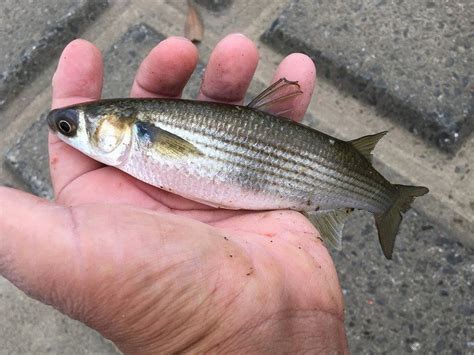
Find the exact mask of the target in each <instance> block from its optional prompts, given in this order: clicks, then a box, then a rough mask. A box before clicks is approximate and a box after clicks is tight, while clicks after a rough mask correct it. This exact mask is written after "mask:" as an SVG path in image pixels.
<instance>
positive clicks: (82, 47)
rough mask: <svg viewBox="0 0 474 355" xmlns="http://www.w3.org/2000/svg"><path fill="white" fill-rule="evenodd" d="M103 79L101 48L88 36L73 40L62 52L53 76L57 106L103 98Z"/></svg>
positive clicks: (54, 98)
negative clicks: (90, 40) (89, 39)
mask: <svg viewBox="0 0 474 355" xmlns="http://www.w3.org/2000/svg"><path fill="white" fill-rule="evenodd" d="M102 79H103V65H102V54H101V52H100V50H99V49H98V48H97V47H96V46H95V45H94V44H92V43H91V42H89V41H86V40H84V39H75V40H73V41H72V42H70V43H69V44H68V45H67V46H66V47H65V48H64V50H63V52H62V53H61V56H60V58H59V62H58V66H57V68H56V72H55V73H54V76H53V80H52V85H53V103H52V106H53V108H56V107H60V106H64V105H67V104H73V103H76V102H81V101H87V100H96V99H99V98H100V95H101V92H102Z"/></svg>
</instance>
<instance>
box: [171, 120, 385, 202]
mask: <svg viewBox="0 0 474 355" xmlns="http://www.w3.org/2000/svg"><path fill="white" fill-rule="evenodd" d="M163 122H167V123H168V125H169V126H171V127H174V128H178V129H182V130H186V131H189V132H191V133H194V134H197V135H202V136H203V137H205V136H207V137H210V138H213V139H219V140H221V141H222V142H224V143H227V144H230V145H233V146H237V147H240V148H244V149H248V150H250V151H253V152H256V153H258V152H260V151H261V149H265V148H266V146H268V147H270V148H273V150H274V151H273V152H272V151H268V150H267V151H266V153H267V154H269V155H271V156H272V157H274V158H275V159H282V160H284V161H286V162H290V163H292V161H291V160H290V159H289V158H287V157H286V156H285V155H290V156H291V157H293V158H296V159H301V158H306V162H307V163H308V165H306V166H307V167H309V168H310V169H311V170H314V165H316V164H318V165H320V166H323V167H324V168H326V169H328V170H334V171H335V172H337V173H339V174H340V175H341V176H347V177H353V178H354V179H355V180H356V181H360V182H362V183H364V185H356V186H358V187H359V188H360V189H361V190H364V191H367V192H368V193H371V196H372V195H374V193H377V192H379V191H382V192H383V190H384V186H382V185H380V184H379V183H378V182H377V181H376V180H370V179H369V178H367V177H365V176H364V175H361V174H358V173H357V172H356V171H353V170H349V169H345V168H344V167H343V166H341V165H340V164H339V165H338V164H337V163H333V162H331V160H329V159H324V157H323V156H319V155H316V154H311V153H308V152H304V151H302V150H301V151H293V150H291V149H289V148H288V147H286V148H284V149H282V147H281V146H279V145H278V144H274V142H273V141H267V142H265V144H262V143H261V142H258V141H257V140H254V139H252V137H251V136H239V135H236V136H235V137H238V138H245V139H247V142H246V143H247V144H246V145H245V146H244V145H243V144H236V142H235V139H229V138H228V137H227V135H226V134H224V133H222V134H216V135H212V133H220V132H219V131H217V130H212V129H209V128H207V127H204V126H203V127H201V129H198V128H197V127H196V128H194V127H192V125H189V124H186V123H185V122H182V121H174V120H170V121H167V120H164V121H163ZM178 122H180V123H183V124H178ZM196 126H197V125H196ZM203 131H204V132H203ZM205 131H207V132H205ZM235 133H237V132H235ZM205 134H207V135H205ZM240 143H244V142H240ZM253 145H257V146H258V145H260V146H261V149H258V147H254V146H253ZM275 153H281V154H275ZM301 160H303V159H301ZM301 164H304V163H303V162H301ZM310 164H312V165H310ZM341 170H342V171H341ZM344 170H345V171H344ZM349 172H350V174H349ZM322 175H325V176H328V177H333V178H335V179H336V180H337V181H339V182H341V183H347V184H349V185H350V186H353V185H352V184H351V183H349V182H347V181H344V180H342V179H338V178H337V177H334V175H330V174H324V173H322ZM374 184H375V185H378V186H377V187H378V188H379V189H376V188H375V189H373V190H372V189H370V188H371V187H373V185H374ZM386 197H387V201H386V202H389V201H390V198H389V196H388V195H386Z"/></svg>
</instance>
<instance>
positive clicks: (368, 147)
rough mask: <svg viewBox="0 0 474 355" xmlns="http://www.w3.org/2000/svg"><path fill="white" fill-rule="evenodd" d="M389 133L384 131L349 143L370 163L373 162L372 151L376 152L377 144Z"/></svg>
mask: <svg viewBox="0 0 474 355" xmlns="http://www.w3.org/2000/svg"><path fill="white" fill-rule="evenodd" d="M387 132H388V131H383V132H380V133H376V134H371V135H369V136H364V137H360V138H357V139H354V140H351V141H349V143H351V144H352V145H353V147H354V148H355V149H357V150H358V151H359V153H361V154H362V155H363V156H364V157H366V158H367V160H368V161H370V162H371V161H372V150H374V148H375V145H376V144H377V142H378V141H379V140H380V139H381V138H382V137H383V136H385V135H386V134H387Z"/></svg>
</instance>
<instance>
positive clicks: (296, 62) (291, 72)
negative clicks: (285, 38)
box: [272, 53, 316, 121]
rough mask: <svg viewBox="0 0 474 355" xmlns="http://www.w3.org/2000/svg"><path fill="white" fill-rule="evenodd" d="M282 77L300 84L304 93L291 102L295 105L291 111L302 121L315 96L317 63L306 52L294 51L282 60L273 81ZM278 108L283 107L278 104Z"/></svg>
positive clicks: (295, 117)
mask: <svg viewBox="0 0 474 355" xmlns="http://www.w3.org/2000/svg"><path fill="white" fill-rule="evenodd" d="M280 78H286V79H287V80H290V81H297V82H298V84H299V85H300V89H301V91H302V94H301V95H299V96H296V97H295V98H293V99H292V101H291V103H290V104H291V106H292V107H293V109H292V111H291V112H290V118H292V119H294V120H296V121H300V120H301V119H302V118H303V116H304V114H305V112H306V110H307V108H308V106H309V103H310V102H311V98H312V96H313V91H314V88H315V85H316V65H315V63H314V61H313V60H312V59H311V58H310V57H309V56H307V55H306V54H303V53H292V54H290V55H288V56H287V57H285V58H284V59H283V60H282V61H281V63H280V65H279V66H278V68H277V70H276V72H275V75H274V76H273V80H272V82H275V81H277V80H278V79H280ZM276 109H281V107H278V106H277V107H276Z"/></svg>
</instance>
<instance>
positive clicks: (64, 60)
mask: <svg viewBox="0 0 474 355" xmlns="http://www.w3.org/2000/svg"><path fill="white" fill-rule="evenodd" d="M102 78H103V67H102V56H101V54H100V51H99V50H98V49H97V47H95V46H94V45H93V44H92V43H89V42H87V41H85V40H81V39H79V40H75V41H72V42H71V43H69V44H68V45H67V46H66V48H65V49H64V51H63V53H62V54H61V58H60V59H59V63H58V67H57V69H56V73H55V74H54V77H53V100H52V108H53V109H54V108H58V107H63V106H67V105H72V104H76V103H80V102H85V101H93V100H98V99H100V94H101V91H102ZM49 164H50V172H51V179H52V182H53V188H54V191H55V195H56V196H58V194H59V193H60V191H62V189H63V188H64V186H66V185H67V184H68V183H70V182H71V181H73V180H74V179H76V178H77V177H79V176H81V175H83V174H85V173H87V172H89V171H92V170H95V169H97V168H98V167H100V166H101V164H100V163H98V162H96V161H95V160H92V159H90V158H89V157H87V156H85V155H83V154H82V153H80V152H79V151H78V150H76V149H74V148H72V147H70V146H69V145H67V144H66V143H64V142H62V141H61V140H60V139H59V138H58V137H56V136H55V135H53V134H50V135H49Z"/></svg>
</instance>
